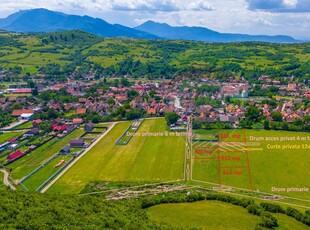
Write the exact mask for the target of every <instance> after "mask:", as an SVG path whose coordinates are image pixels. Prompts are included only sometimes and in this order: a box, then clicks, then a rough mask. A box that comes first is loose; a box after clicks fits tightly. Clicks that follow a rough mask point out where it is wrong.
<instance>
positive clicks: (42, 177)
mask: <svg viewBox="0 0 310 230" xmlns="http://www.w3.org/2000/svg"><path fill="white" fill-rule="evenodd" d="M72 158H73V155H59V156H57V157H55V158H54V159H53V160H51V161H50V162H49V163H48V164H46V165H44V167H42V168H41V169H40V170H39V171H38V172H36V173H35V174H33V175H32V176H31V177H29V178H28V179H27V180H25V181H24V182H23V185H24V186H25V187H26V188H27V189H28V190H29V191H36V190H37V189H38V188H39V186H40V185H42V184H43V183H44V182H45V181H46V180H47V179H49V178H50V177H51V176H52V175H53V174H54V173H56V172H57V171H58V170H59V169H60V168H61V166H63V165H64V164H65V163H66V162H68V161H69V160H70V159H72Z"/></svg>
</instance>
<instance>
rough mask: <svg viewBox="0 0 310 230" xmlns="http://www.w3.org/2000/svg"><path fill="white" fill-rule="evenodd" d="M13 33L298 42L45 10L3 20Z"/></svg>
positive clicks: (1, 25)
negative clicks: (134, 24) (74, 32)
mask: <svg viewBox="0 0 310 230" xmlns="http://www.w3.org/2000/svg"><path fill="white" fill-rule="evenodd" d="M1 29H2V30H8V31H13V32H57V31H65V30H80V31H84V32H88V33H91V34H95V35H99V36H102V37H132V38H143V39H157V38H164V39H172V40H193V41H203V42H242V41H261V42H273V43H293V42H299V41H297V40H295V39H294V38H292V37H289V36H284V35H279V36H266V35H247V34H228V33H219V32H216V31H213V30H210V29H208V28H204V27H198V26H194V27H188V26H171V25H169V24H167V23H159V22H154V21H151V20H149V21H146V22H145V23H143V24H141V25H140V26H137V27H135V28H129V27H126V26H123V25H118V24H115V25H112V24H110V23H108V22H106V21H104V20H102V19H100V18H93V17H90V16H87V15H85V16H79V15H68V14H64V13H61V12H57V11H51V10H48V9H44V8H37V9H30V10H21V11H19V12H16V13H14V14H11V15H10V16H8V17H7V18H4V19H0V30H1Z"/></svg>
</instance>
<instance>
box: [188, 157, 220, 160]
mask: <svg viewBox="0 0 310 230" xmlns="http://www.w3.org/2000/svg"><path fill="white" fill-rule="evenodd" d="M193 160H219V159H218V158H217V157H216V158H193Z"/></svg>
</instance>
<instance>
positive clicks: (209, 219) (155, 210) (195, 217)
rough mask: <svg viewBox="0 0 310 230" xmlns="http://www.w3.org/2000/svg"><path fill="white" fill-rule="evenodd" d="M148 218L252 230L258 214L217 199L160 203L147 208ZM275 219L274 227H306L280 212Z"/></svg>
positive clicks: (287, 229)
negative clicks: (276, 224) (277, 225)
mask: <svg viewBox="0 0 310 230" xmlns="http://www.w3.org/2000/svg"><path fill="white" fill-rule="evenodd" d="M148 215H149V216H150V218H151V219H153V220H156V221H161V222H165V223H168V224H171V225H175V226H178V227H196V228H202V229H208V230H212V229H214V230H218V229H222V230H226V229H227V230H232V229H236V230H239V229H255V226H256V224H257V223H258V222H259V221H260V217H258V216H254V215H251V214H249V213H248V212H247V210H246V209H244V208H242V207H239V206H234V205H232V204H227V203H223V202H218V201H201V202H194V203H179V204H161V205H156V206H153V207H151V208H149V209H148ZM273 215H274V216H275V217H276V218H277V219H278V224H279V227H277V228H274V229H276V230H291V229H294V230H306V229H308V227H307V226H306V225H304V224H302V223H300V222H298V221H296V220H295V219H293V218H291V217H288V216H286V215H283V214H273Z"/></svg>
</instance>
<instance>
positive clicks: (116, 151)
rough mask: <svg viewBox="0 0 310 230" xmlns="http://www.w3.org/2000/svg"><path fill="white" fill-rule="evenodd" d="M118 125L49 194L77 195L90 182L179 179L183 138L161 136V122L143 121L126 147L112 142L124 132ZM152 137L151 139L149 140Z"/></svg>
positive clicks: (123, 124)
mask: <svg viewBox="0 0 310 230" xmlns="http://www.w3.org/2000/svg"><path fill="white" fill-rule="evenodd" d="M129 124H130V123H129V122H121V123H118V124H117V125H115V127H114V128H113V129H112V130H111V131H110V132H109V133H108V134H107V135H106V136H105V137H104V138H103V139H102V140H101V141H100V142H99V143H98V144H97V145H95V146H94V147H93V148H92V149H91V150H90V151H89V152H88V153H87V154H86V155H85V156H83V158H81V159H80V160H79V161H78V162H77V163H76V164H75V165H73V166H72V168H70V169H69V170H68V171H67V172H66V173H65V174H64V175H63V176H62V177H61V178H60V179H59V180H58V181H57V182H56V184H55V185H53V186H52V187H51V189H50V190H48V191H49V192H62V193H79V192H80V191H81V190H82V189H83V188H84V187H85V186H86V185H87V184H88V183H90V182H91V181H133V182H134V181H141V182H143V181H148V182H152V181H154V182H155V181H156V182H158V181H171V180H178V179H182V178H183V176H184V173H183V167H184V165H183V162H184V152H185V137H184V136H168V137H167V136H165V135H163V136H161V134H162V133H165V132H166V131H167V130H168V129H167V125H166V122H165V120H164V119H152V120H145V122H144V123H143V124H142V126H141V127H140V129H139V131H138V132H137V133H136V136H134V137H133V138H132V140H131V141H130V142H129V143H128V144H127V145H116V144H115V142H116V140H117V139H118V138H119V137H120V136H121V134H122V133H124V131H125V130H126V129H127V128H128V126H129ZM151 135H152V136H151Z"/></svg>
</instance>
